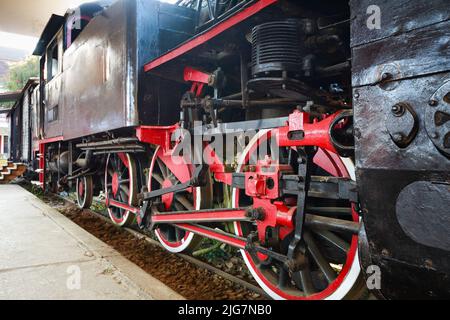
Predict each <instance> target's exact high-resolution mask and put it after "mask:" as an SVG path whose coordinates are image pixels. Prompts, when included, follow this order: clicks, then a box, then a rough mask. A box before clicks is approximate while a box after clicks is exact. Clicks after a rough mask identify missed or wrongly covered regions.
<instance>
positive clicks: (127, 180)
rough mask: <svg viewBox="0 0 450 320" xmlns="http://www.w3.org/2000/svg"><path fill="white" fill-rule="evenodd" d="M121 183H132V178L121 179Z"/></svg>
mask: <svg viewBox="0 0 450 320" xmlns="http://www.w3.org/2000/svg"><path fill="white" fill-rule="evenodd" d="M119 183H120V184H130V179H124V180H120V182H119Z"/></svg>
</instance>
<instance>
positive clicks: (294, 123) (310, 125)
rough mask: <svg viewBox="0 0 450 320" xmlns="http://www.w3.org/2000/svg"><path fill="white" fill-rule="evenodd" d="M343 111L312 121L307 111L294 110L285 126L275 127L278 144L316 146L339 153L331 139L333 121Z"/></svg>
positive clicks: (283, 145) (284, 145) (285, 145)
mask: <svg viewBox="0 0 450 320" xmlns="http://www.w3.org/2000/svg"><path fill="white" fill-rule="evenodd" d="M340 114H341V112H337V113H335V114H333V115H331V116H329V117H327V118H325V119H323V120H321V121H317V120H314V121H313V122H311V121H310V115H309V113H306V112H300V111H294V112H293V113H292V114H291V115H290V116H289V121H288V124H287V125H286V126H285V127H282V128H279V129H274V133H273V134H275V136H276V137H277V142H278V145H279V146H281V147H307V146H314V147H319V148H322V149H324V150H327V151H330V152H332V153H338V152H337V151H336V148H335V147H334V144H333V142H332V140H331V136H330V132H331V129H332V125H333V123H335V120H336V119H337V118H338V117H339V115H340Z"/></svg>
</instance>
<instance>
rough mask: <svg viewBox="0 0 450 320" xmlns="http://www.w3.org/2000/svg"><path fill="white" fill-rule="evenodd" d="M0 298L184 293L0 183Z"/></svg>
mask: <svg viewBox="0 0 450 320" xmlns="http://www.w3.org/2000/svg"><path fill="white" fill-rule="evenodd" d="M0 299H40V300H41V299H57V300H61V299H70V300H75V299H87V300H93V299H100V300H110V299H126V300H142V299H157V300H166V299H167V300H175V299H177V300H178V299H183V297H182V296H180V295H179V294H177V293H176V292H174V291H173V290H172V289H170V288H168V287H166V286H165V285H164V284H163V283H161V282H160V281H159V280H157V279H155V278H153V277H152V276H150V275H149V274H147V273H146V272H145V271H143V270H142V269H140V268H139V267H138V266H136V265H135V264H134V263H132V262H130V261H129V260H127V259H126V258H124V257H123V256H121V255H120V253H118V252H117V251H116V250H114V249H113V248H111V247H110V246H108V245H107V244H105V243H103V242H102V241H100V240H99V239H97V238H95V237H94V236H92V235H91V234H89V233H88V232H87V231H85V230H84V229H82V228H80V227H79V226H78V225H76V224H75V223H73V222H72V221H71V220H69V219H68V218H66V217H65V216H63V215H61V214H60V213H59V212H58V211H56V210H54V209H52V208H50V207H49V206H47V205H46V204H44V203H43V202H42V201H40V200H39V199H38V198H37V197H35V196H34V195H32V194H31V193H29V192H27V191H26V190H24V189H23V188H21V187H19V186H17V185H0Z"/></svg>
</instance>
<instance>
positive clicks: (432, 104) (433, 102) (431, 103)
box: [428, 99, 439, 107]
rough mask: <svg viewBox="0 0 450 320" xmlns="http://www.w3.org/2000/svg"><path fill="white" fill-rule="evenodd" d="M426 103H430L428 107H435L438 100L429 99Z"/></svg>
mask: <svg viewBox="0 0 450 320" xmlns="http://www.w3.org/2000/svg"><path fill="white" fill-rule="evenodd" d="M428 104H429V105H430V107H436V106H437V105H438V104H439V102H438V101H437V100H434V99H431V100H430V101H428Z"/></svg>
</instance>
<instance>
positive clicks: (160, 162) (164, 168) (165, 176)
mask: <svg viewBox="0 0 450 320" xmlns="http://www.w3.org/2000/svg"><path fill="white" fill-rule="evenodd" d="M156 162H157V163H158V167H159V170H160V171H161V173H162V175H163V177H164V179H167V176H168V174H167V173H168V172H167V168H166V166H165V165H164V163H163V162H162V160H160V159H159V158H158V159H156Z"/></svg>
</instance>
